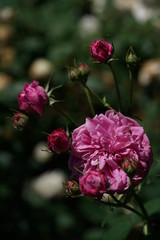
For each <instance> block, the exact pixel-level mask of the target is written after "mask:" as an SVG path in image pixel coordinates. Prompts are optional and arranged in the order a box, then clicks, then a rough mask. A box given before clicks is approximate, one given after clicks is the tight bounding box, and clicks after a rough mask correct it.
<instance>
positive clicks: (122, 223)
mask: <svg viewBox="0 0 160 240" xmlns="http://www.w3.org/2000/svg"><path fill="white" fill-rule="evenodd" d="M132 226H133V222H132V221H131V218H130V217H129V216H128V215H122V216H111V217H109V218H108V226H107V228H108V229H106V230H105V232H104V235H103V238H102V239H103V240H106V239H107V240H120V239H123V240H124V239H126V237H127V235H128V233H129V231H130V230H131V228H132Z"/></svg>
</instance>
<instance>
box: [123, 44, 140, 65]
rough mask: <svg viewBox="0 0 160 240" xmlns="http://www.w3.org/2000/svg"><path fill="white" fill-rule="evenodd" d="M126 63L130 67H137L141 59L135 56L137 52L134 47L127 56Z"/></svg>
mask: <svg viewBox="0 0 160 240" xmlns="http://www.w3.org/2000/svg"><path fill="white" fill-rule="evenodd" d="M126 63H127V65H128V67H133V68H134V67H137V66H138V63H139V58H138V57H137V55H136V54H135V51H134V49H133V48H132V47H130V48H129V49H128V51H127V54H126Z"/></svg>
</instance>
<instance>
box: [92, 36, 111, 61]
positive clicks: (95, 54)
mask: <svg viewBox="0 0 160 240" xmlns="http://www.w3.org/2000/svg"><path fill="white" fill-rule="evenodd" d="M90 52H91V57H92V59H93V60H94V61H95V62H98V63H107V62H108V61H109V60H110V59H111V58H112V55H113V52H114V47H113V45H112V44H111V43H109V42H106V41H104V40H95V41H94V42H92V43H91V44H90Z"/></svg>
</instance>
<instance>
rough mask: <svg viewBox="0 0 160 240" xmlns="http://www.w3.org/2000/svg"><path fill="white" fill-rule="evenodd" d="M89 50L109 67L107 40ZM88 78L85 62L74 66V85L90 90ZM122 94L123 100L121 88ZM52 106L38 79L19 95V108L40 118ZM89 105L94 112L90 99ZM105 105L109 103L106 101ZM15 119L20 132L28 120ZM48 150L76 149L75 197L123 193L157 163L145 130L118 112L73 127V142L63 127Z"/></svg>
mask: <svg viewBox="0 0 160 240" xmlns="http://www.w3.org/2000/svg"><path fill="white" fill-rule="evenodd" d="M90 51H91V56H92V59H93V60H94V61H96V62H99V63H106V64H108V63H109V61H110V60H111V59H112V55H113V51H114V48H113V45H112V44H110V43H108V42H105V41H104V40H95V41H94V42H92V43H91V45H90ZM112 60H113V59H112ZM130 64H132V63H130ZM109 65H110V64H109ZM89 74H90V69H89V67H88V66H87V65H86V64H83V63H81V64H80V65H79V66H78V67H77V68H76V67H74V68H71V69H70V70H69V73H68V76H69V78H70V79H71V80H73V81H74V80H78V81H80V82H81V83H82V84H83V86H84V88H85V90H86V91H88V89H89V88H88V87H87V85H86V81H87V78H88V75H89ZM116 84H117V83H116ZM50 92H52V90H50ZM117 93H118V96H119V97H120V94H119V91H118V86H117ZM95 96H97V95H96V94H95ZM87 97H88V98H89V97H90V96H89V92H87ZM98 99H99V98H98ZM48 102H49V101H48V96H47V93H46V91H45V90H44V88H43V87H41V86H39V84H38V82H37V81H35V80H34V81H33V82H32V83H31V84H28V83H25V86H24V89H23V91H22V92H21V93H20V94H19V95H18V103H19V108H20V110H21V111H22V112H24V113H25V114H32V113H36V114H38V115H40V116H41V115H42V114H43V112H44V109H45V106H46V104H47V103H48ZM101 102H102V101H101ZM89 103H90V106H91V108H92V113H93V112H94V111H93V106H92V105H91V101H90V100H89ZM104 106H109V105H106V103H105V104H104ZM65 116H66V114H65ZM13 119H14V126H15V127H16V128H18V129H21V128H22V127H23V126H24V125H25V123H26V122H27V121H28V118H27V116H25V115H24V114H23V113H17V114H16V115H15V116H14V118H13ZM48 148H49V150H50V151H51V152H53V153H58V154H60V153H65V152H68V153H69V151H68V150H69V148H71V149H70V156H69V160H68V166H69V169H70V170H71V172H72V175H71V178H70V181H69V182H68V183H67V184H66V186H65V189H66V192H67V193H68V195H70V196H71V195H72V193H74V192H76V194H77V192H78V193H79V191H80V192H81V194H83V195H87V196H90V197H102V195H103V194H104V193H109V194H115V193H116V194H121V193H122V194H124V193H126V192H127V190H128V189H129V188H130V187H132V188H134V187H135V186H136V185H138V184H139V183H141V182H142V181H143V180H144V178H145V177H146V176H147V174H148V171H149V169H150V166H151V164H152V161H153V158H152V150H151V145H150V142H149V139H148V137H147V135H146V134H145V132H144V129H143V127H141V126H140V125H139V123H138V122H137V121H135V120H134V119H132V118H129V117H127V116H124V115H123V114H122V113H121V112H120V111H119V112H116V111H115V110H113V109H112V110H108V111H106V112H105V114H102V113H101V114H99V115H95V116H94V117H93V118H89V117H87V118H86V121H85V123H84V124H83V125H81V126H79V127H78V128H76V129H74V131H73V133H72V139H71V140H70V139H69V136H68V134H67V133H66V132H65V131H64V130H63V129H62V128H58V129H56V130H53V131H52V132H51V133H50V134H49V135H48Z"/></svg>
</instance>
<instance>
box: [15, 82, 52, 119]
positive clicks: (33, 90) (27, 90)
mask: <svg viewBox="0 0 160 240" xmlns="http://www.w3.org/2000/svg"><path fill="white" fill-rule="evenodd" d="M47 102H48V97H47V94H46V92H45V90H44V88H43V87H41V86H39V83H38V82H37V81H35V80H33V82H32V83H31V84H28V83H25V85H24V89H23V91H22V92H21V93H19V95H18V103H19V108H20V110H21V111H24V112H26V113H37V114H38V115H42V114H43V111H44V108H45V106H46V104H47Z"/></svg>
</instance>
